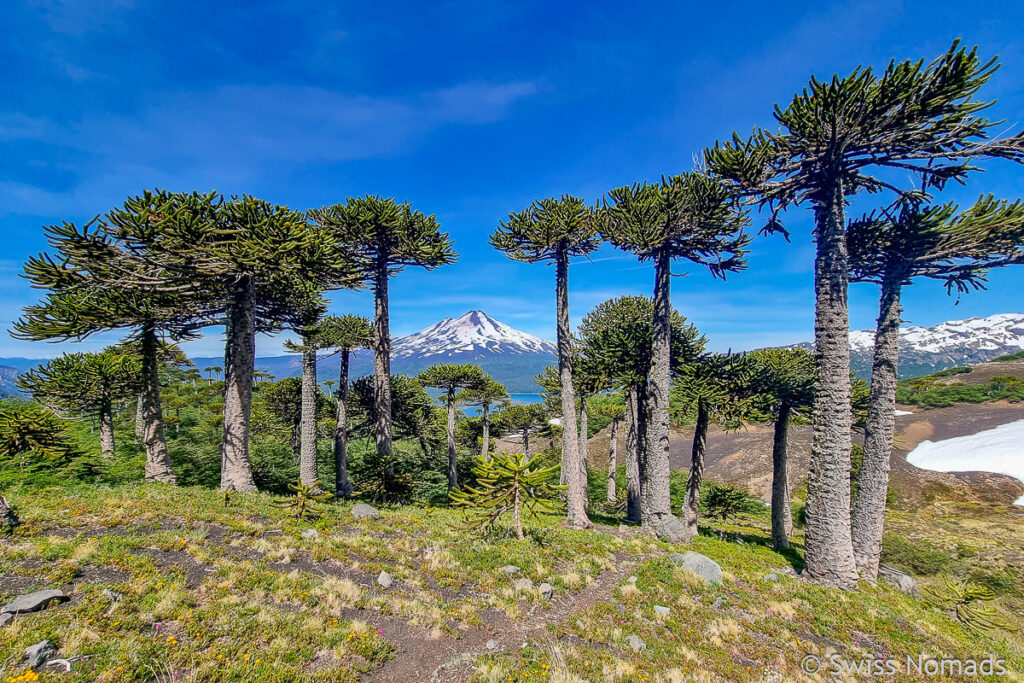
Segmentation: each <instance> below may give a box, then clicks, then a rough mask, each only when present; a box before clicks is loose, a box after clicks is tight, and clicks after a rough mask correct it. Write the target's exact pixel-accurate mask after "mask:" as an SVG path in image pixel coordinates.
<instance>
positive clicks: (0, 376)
mask: <svg viewBox="0 0 1024 683" xmlns="http://www.w3.org/2000/svg"><path fill="white" fill-rule="evenodd" d="M20 374H21V372H19V371H18V369H17V368H12V367H8V366H6V365H0V398H20V397H21V396H22V393H21V390H20V389H18V385H17V384H15V382H17V380H18V375H20Z"/></svg>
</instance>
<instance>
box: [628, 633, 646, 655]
mask: <svg viewBox="0 0 1024 683" xmlns="http://www.w3.org/2000/svg"><path fill="white" fill-rule="evenodd" d="M626 645H629V648H630V649H631V650H632V651H633V652H643V651H644V650H646V649H647V643H645V642H644V641H643V640H641V639H640V636H638V635H636V634H635V633H634V634H631V635H628V636H626Z"/></svg>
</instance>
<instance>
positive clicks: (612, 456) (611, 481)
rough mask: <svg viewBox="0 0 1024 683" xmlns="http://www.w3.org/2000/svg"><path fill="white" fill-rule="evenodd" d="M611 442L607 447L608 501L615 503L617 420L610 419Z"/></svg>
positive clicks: (617, 446) (617, 450)
mask: <svg viewBox="0 0 1024 683" xmlns="http://www.w3.org/2000/svg"><path fill="white" fill-rule="evenodd" d="M611 438H612V443H611V446H610V447H609V448H608V498H607V500H608V502H609V503H615V502H617V501H618V496H617V495H616V489H615V473H616V472H617V471H618V466H619V464H618V462H617V461H618V455H619V421H618V420H614V419H613V420H612V428H611Z"/></svg>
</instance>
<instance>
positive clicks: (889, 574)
mask: <svg viewBox="0 0 1024 683" xmlns="http://www.w3.org/2000/svg"><path fill="white" fill-rule="evenodd" d="M878 578H880V579H881V580H882V581H885V582H886V583H889V584H892V585H893V586H896V588H899V589H900V590H901V591H903V592H904V593H906V594H907V595H914V596H916V595H917V581H916V580H915V579H914V577H913V576H911V575H910V574H905V573H904V572H901V571H900V570H899V569H896V568H895V567H890V566H888V565H885V564H880V565H878Z"/></svg>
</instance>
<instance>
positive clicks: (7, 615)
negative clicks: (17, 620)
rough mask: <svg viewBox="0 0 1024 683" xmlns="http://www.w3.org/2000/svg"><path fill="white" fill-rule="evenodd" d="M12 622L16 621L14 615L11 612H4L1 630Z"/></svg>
mask: <svg viewBox="0 0 1024 683" xmlns="http://www.w3.org/2000/svg"><path fill="white" fill-rule="evenodd" d="M12 621H14V615H13V614H11V613H10V612H4V613H3V614H0V628H3V627H4V626H7V624H9V623H11V622H12Z"/></svg>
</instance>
